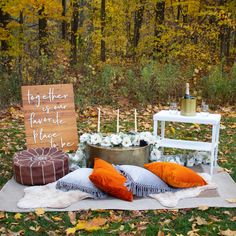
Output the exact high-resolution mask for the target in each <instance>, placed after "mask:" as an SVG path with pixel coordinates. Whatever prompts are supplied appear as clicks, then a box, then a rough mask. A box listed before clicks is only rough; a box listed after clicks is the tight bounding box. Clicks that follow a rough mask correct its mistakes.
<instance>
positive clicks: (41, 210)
mask: <svg viewBox="0 0 236 236" xmlns="http://www.w3.org/2000/svg"><path fill="white" fill-rule="evenodd" d="M35 213H36V215H37V216H42V215H43V214H44V213H45V210H44V209H43V208H36V209H35Z"/></svg>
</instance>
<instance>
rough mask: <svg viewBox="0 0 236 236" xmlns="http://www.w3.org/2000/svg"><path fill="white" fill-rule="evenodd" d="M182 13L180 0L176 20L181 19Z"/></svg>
mask: <svg viewBox="0 0 236 236" xmlns="http://www.w3.org/2000/svg"><path fill="white" fill-rule="evenodd" d="M180 14H181V5H180V0H178V6H177V17H176V20H177V21H179V20H180Z"/></svg>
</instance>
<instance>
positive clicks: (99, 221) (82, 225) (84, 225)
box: [76, 217, 107, 232]
mask: <svg viewBox="0 0 236 236" xmlns="http://www.w3.org/2000/svg"><path fill="white" fill-rule="evenodd" d="M106 222H107V219H105V218H101V217H98V218H94V219H92V220H89V221H86V220H78V224H77V225H76V230H81V229H83V230H86V231H88V232H92V231H96V230H99V229H103V228H102V226H104V225H105V224H106ZM106 228H107V226H106Z"/></svg>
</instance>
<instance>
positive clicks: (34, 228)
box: [29, 226, 40, 232]
mask: <svg viewBox="0 0 236 236" xmlns="http://www.w3.org/2000/svg"><path fill="white" fill-rule="evenodd" d="M29 229H30V230H32V231H35V232H38V231H39V230H40V226H37V227H34V226H30V227H29Z"/></svg>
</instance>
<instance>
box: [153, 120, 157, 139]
mask: <svg viewBox="0 0 236 236" xmlns="http://www.w3.org/2000/svg"><path fill="white" fill-rule="evenodd" d="M157 132H158V121H157V120H154V121H153V135H154V136H157Z"/></svg>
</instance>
